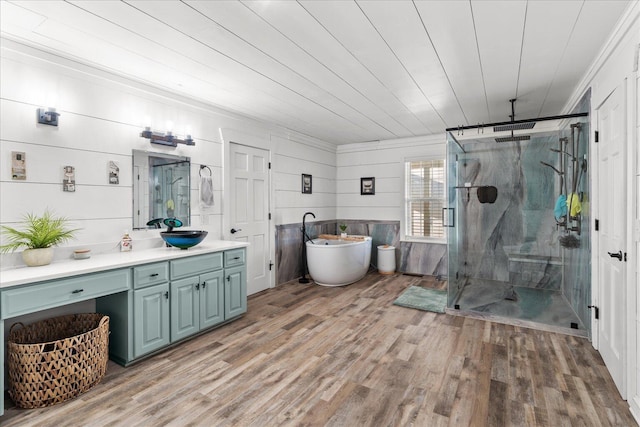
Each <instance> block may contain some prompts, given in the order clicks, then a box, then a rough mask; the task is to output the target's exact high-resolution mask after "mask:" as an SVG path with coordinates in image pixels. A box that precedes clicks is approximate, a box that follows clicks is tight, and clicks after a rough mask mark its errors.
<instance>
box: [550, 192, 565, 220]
mask: <svg viewBox="0 0 640 427" xmlns="http://www.w3.org/2000/svg"><path fill="white" fill-rule="evenodd" d="M566 214H567V196H565V195H564V194H561V195H560V197H558V200H556V206H555V208H554V209H553V215H554V216H555V217H556V221H558V222H562V221H563V218H564V216H565V215H566Z"/></svg>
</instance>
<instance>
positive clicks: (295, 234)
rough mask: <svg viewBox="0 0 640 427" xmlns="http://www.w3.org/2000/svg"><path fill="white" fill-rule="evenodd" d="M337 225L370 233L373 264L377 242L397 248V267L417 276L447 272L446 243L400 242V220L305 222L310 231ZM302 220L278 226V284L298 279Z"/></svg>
mask: <svg viewBox="0 0 640 427" xmlns="http://www.w3.org/2000/svg"><path fill="white" fill-rule="evenodd" d="M338 224H346V225H347V233H348V234H355V235H363V236H371V238H372V242H371V243H372V244H371V264H372V265H373V266H376V265H377V263H378V262H377V261H378V260H377V258H378V250H377V247H378V245H385V244H386V245H391V246H395V247H396V270H397V271H400V272H404V273H411V274H418V275H446V271H447V247H446V245H444V244H432V243H413V242H400V221H381V220H330V221H317V222H308V223H306V227H307V234H308V235H309V237H311V238H314V237H317V236H318V235H319V234H339V230H338ZM301 229H302V223H293V224H281V225H277V226H276V284H277V285H279V284H281V283H285V282H288V281H290V280H293V279H296V278H299V277H300V276H301V275H302V273H301V271H302V270H301V263H300V260H301V257H302V231H301Z"/></svg>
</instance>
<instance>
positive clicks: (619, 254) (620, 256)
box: [607, 251, 622, 261]
mask: <svg viewBox="0 0 640 427" xmlns="http://www.w3.org/2000/svg"><path fill="white" fill-rule="evenodd" d="M607 253H608V254H609V256H610V257H611V258H618V261H622V251H618V253H617V254H614V253H611V252H607Z"/></svg>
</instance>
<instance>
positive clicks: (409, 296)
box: [393, 286, 447, 313]
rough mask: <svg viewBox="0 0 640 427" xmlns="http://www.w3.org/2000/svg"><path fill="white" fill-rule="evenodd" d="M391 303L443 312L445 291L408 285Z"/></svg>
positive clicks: (445, 298)
mask: <svg viewBox="0 0 640 427" xmlns="http://www.w3.org/2000/svg"><path fill="white" fill-rule="evenodd" d="M393 303H394V304H395V305H399V306H402V307H409V308H416V309H418V310H424V311H434V312H436V313H444V308H445V307H446V306H447V291H439V290H437V289H425V288H420V287H418V286H409V287H408V288H407V289H405V291H404V292H403V293H402V294H401V295H400V296H399V297H398V298H397V299H396V300H395V301H394V302H393Z"/></svg>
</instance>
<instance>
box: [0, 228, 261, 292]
mask: <svg viewBox="0 0 640 427" xmlns="http://www.w3.org/2000/svg"><path fill="white" fill-rule="evenodd" d="M247 246H249V244H248V243H245V242H232V241H227V240H214V241H210V242H203V243H201V244H199V245H197V246H194V247H192V248H189V249H186V250H182V249H178V248H174V247H171V248H167V247H161V248H151V249H144V250H138V251H136V250H135V249H134V250H132V251H131V252H117V253H109V254H100V255H92V256H91V258H88V259H80V260H73V259H70V260H68V261H60V262H54V263H52V264H49V265H44V266H41V267H19V268H14V269H10V270H3V271H0V289H1V288H8V287H11V286H17V285H23V284H25V283H33V282H42V281H45V280H52V279H59V278H63V277H70V276H79V275H81V274H87V273H95V272H99V271H105V270H111V269H115V268H122V267H130V266H134V265H138V264H146V263H150V262H155V261H168V260H172V259H178V258H184V257H188V256H193V255H202V254H207V253H211V252H220V251H225V250H228V249H236V248H244V247H247Z"/></svg>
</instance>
